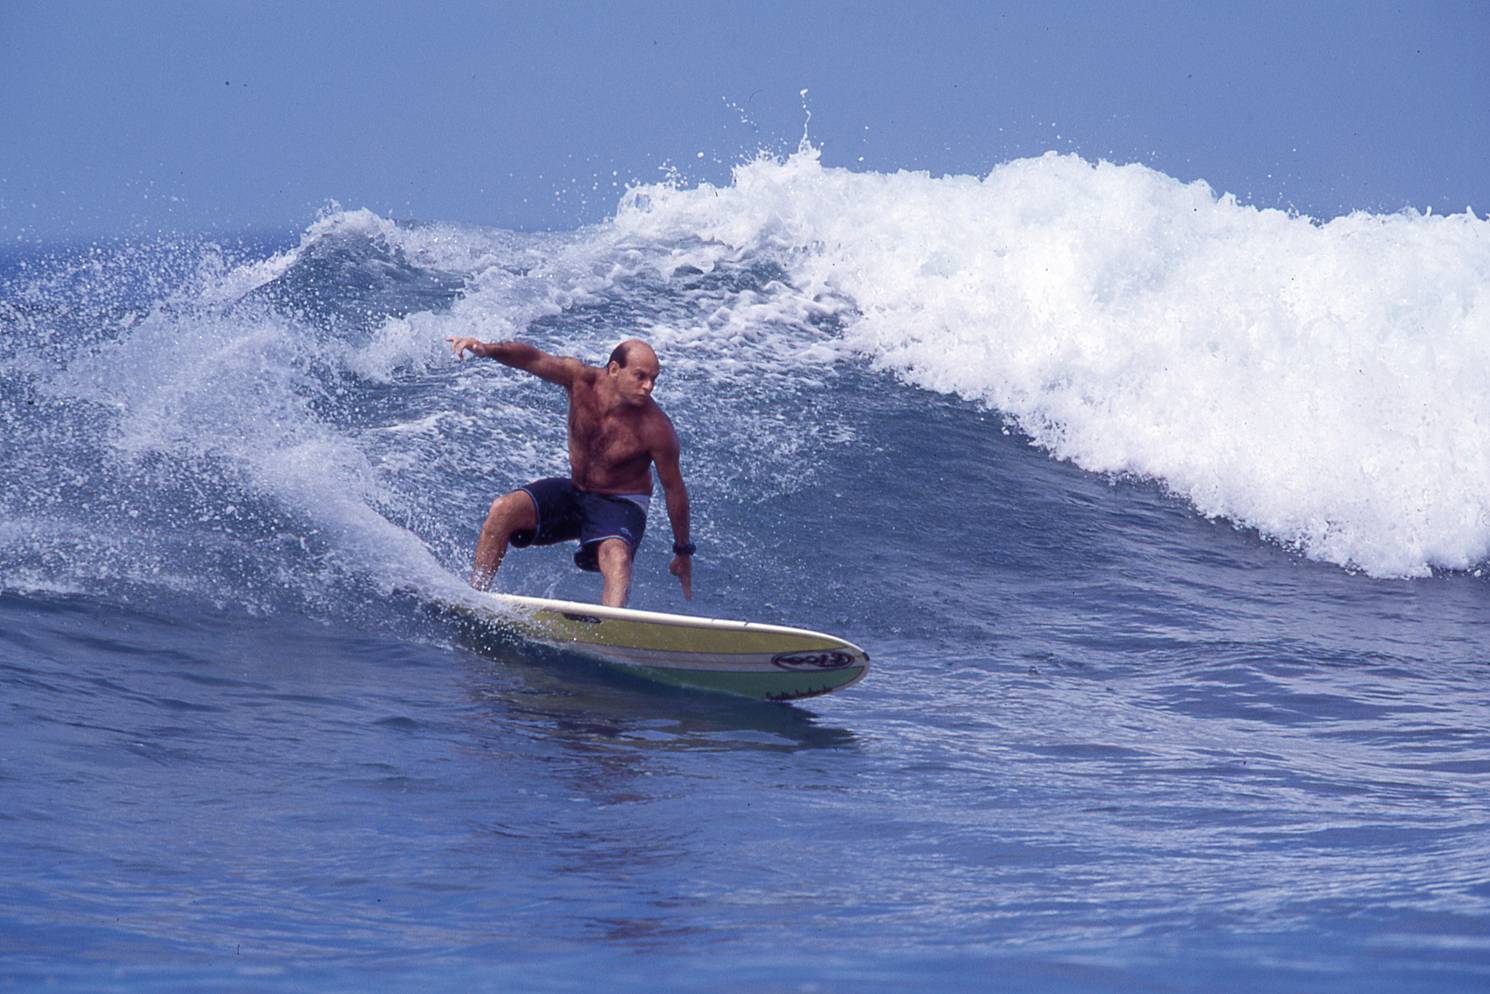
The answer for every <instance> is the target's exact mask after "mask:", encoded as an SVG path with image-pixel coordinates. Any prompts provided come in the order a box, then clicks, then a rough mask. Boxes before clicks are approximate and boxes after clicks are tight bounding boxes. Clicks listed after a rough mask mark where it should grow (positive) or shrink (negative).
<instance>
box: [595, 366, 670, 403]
mask: <svg viewBox="0 0 1490 994" xmlns="http://www.w3.org/2000/svg"><path fill="white" fill-rule="evenodd" d="M607 372H608V373H610V376H611V379H612V380H613V381H614V383H615V384H616V392H617V393H618V394H619V395H620V397H621V400H622V401H623V402H625V403H627V404H630V405H632V406H633V407H640V406H641V405H643V404H645V403H646V402H647V400H648V398H650V397H651V396H652V388H653V387H654V386H656V385H657V374H658V373H660V372H661V370H660V369H659V368H658V365H657V360H656V358H654V357H653V356H640V355H635V354H633V355H632V356H631V362H630V363H628V364H627V365H626V366H625V367H624V368H623V367H622V366H620V365H619V364H617V363H614V362H613V363H611V364H610V367H609V369H608V370H607Z"/></svg>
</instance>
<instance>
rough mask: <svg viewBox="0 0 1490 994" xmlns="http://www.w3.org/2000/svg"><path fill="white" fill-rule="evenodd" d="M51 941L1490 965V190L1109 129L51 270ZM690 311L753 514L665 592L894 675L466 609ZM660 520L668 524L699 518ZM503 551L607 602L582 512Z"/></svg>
mask: <svg viewBox="0 0 1490 994" xmlns="http://www.w3.org/2000/svg"><path fill="white" fill-rule="evenodd" d="M0 322H3V325H4V328H5V334H4V336H3V339H0V422H3V423H4V425H5V441H4V445H3V449H0V481H3V483H0V512H3V513H0V688H3V697H0V700H3V704H4V706H3V708H0V722H3V737H0V742H3V748H0V799H3V803H0V841H3V843H4V844H3V845H0V879H3V880H4V881H5V884H4V895H5V896H4V899H3V901H0V979H3V982H4V983H5V984H6V985H8V986H11V987H14V988H15V989H22V990H27V989H40V988H43V987H46V988H55V989H78V990H82V989H86V990H106V991H136V990H149V991H173V990H180V991H212V990H268V991H274V990H315V991H323V990H324V991H338V990H369V989H375V990H410V991H414V990H418V991H446V990H449V991H464V990H471V989H514V990H532V991H566V990H590V989H595V988H597V987H603V988H604V989H607V990H619V991H633V990H634V991H642V990H654V989H659V988H660V989H671V990H709V991H715V990H723V991H777V990H779V991H865V990H870V991H873V990H886V991H888V990H897V991H898V990H930V989H952V990H1019V991H1077V990H1079V991H1109V990H1110V991H1132V990H1153V991H1243V990H1246V991H1254V990H1265V991H1301V992H1330V991H1340V992H1346V991H1349V992H1362V991H1393V992H1397V991H1409V990H1410V991H1464V990H1474V989H1480V988H1482V987H1483V986H1485V985H1486V984H1487V983H1490V831H1487V829H1490V791H1487V788H1490V665H1487V663H1490V653H1487V651H1486V649H1485V646H1486V644H1487V642H1490V621H1487V607H1490V587H1487V580H1486V578H1485V576H1484V569H1485V567H1486V565H1487V558H1490V441H1487V435H1486V429H1487V428H1490V400H1487V398H1490V389H1486V387H1487V386H1490V384H1487V382H1486V379H1487V377H1490V372H1487V371H1490V361H1487V360H1490V222H1485V221H1483V220H1480V219H1478V218H1476V217H1475V216H1473V215H1472V214H1466V215H1463V216H1457V217H1447V218H1445V217H1436V216H1431V215H1416V214H1402V215H1390V216H1378V215H1367V214H1356V215H1349V216H1347V217H1342V218H1337V219H1333V220H1330V221H1316V220H1311V219H1309V218H1304V217H1297V216H1290V215H1286V214H1282V213H1279V212H1275V211H1257V210H1254V209H1252V208H1250V207H1248V206H1246V205H1243V204H1238V203H1236V202H1235V201H1234V200H1232V199H1231V198H1228V197H1224V196H1217V195H1215V193H1214V192H1212V191H1210V190H1209V189H1208V188H1206V187H1204V185H1203V184H1189V185H1186V184H1181V183H1179V182H1177V181H1174V180H1172V179H1170V178H1169V177H1166V176H1164V175H1162V174H1159V173H1155V172H1153V171H1151V170H1147V169H1144V168H1143V167H1138V166H1128V167H1116V166H1110V165H1107V164H1094V163H1088V162H1083V161H1082V160H1079V159H1076V158H1074V157H1069V156H1047V157H1044V158H1041V159H1033V160H1024V161H1020V162H1014V163H1008V164H1005V165H1003V166H1000V167H999V168H998V169H995V170H994V171H993V172H992V173H991V174H990V175H988V176H986V177H980V178H975V177H940V178H938V177H931V176H927V175H924V174H910V173H901V174H895V175H884V174H873V173H853V172H849V171H844V170H835V169H828V168H825V167H823V166H821V164H820V163H819V162H818V161H817V158H816V156H815V154H813V153H812V151H811V150H810V149H805V148H804V149H803V150H801V151H800V152H799V153H798V154H796V155H794V156H790V157H788V158H785V159H769V158H763V159H761V160H759V161H756V162H753V163H749V164H747V165H745V166H742V167H741V168H740V169H738V170H737V171H736V175H735V178H734V182H733V183H732V184H731V185H730V186H729V187H727V188H718V189H716V188H712V187H698V188H692V189H679V188H673V187H668V186H659V187H653V188H647V189H638V190H633V191H630V192H629V193H628V195H627V197H626V198H625V200H623V202H622V204H621V205H620V207H619V208H618V210H617V213H616V216H615V217H614V218H613V219H612V220H611V221H610V222H608V223H606V224H603V225H600V226H597V227H594V228H587V229H584V230H580V231H572V232H557V233H539V234H532V233H526V234H525V233H515V232H509V231H500V230H491V229H479V228H470V227H463V226H460V225H456V224H443V223H418V224H416V223H410V222H395V221H393V220H390V219H387V218H382V217H378V216H376V215H373V214H371V213H368V212H365V211H346V212H334V213H329V214H327V215H326V216H324V217H322V218H320V219H318V220H317V221H316V223H314V224H313V225H311V226H310V227H309V228H308V229H307V230H306V231H304V232H303V233H300V234H298V235H296V236H294V237H289V238H286V239H281V240H275V239H254V238H247V237H245V238H244V239H243V240H241V241H233V242H230V243H210V242H191V241H169V242H160V243H150V244H146V243H124V242H121V243H116V244H108V245H95V246H85V247H74V248H65V249H62V248H59V249H56V250H53V251H48V252H34V253H30V254H27V255H25V256H11V257H8V258H6V259H5V261H4V269H3V287H0ZM633 334H639V335H642V336H643V337H646V338H648V339H649V340H651V341H652V342H653V343H654V344H655V345H656V346H657V348H658V351H659V353H660V354H661V357H662V362H663V370H664V372H663V376H662V378H661V380H660V381H659V386H658V389H657V396H658V399H659V401H660V402H661V403H662V404H663V406H664V407H665V408H666V409H667V410H668V411H669V413H670V414H671V416H672V417H673V420H674V421H675V423H676V424H677V425H678V427H679V430H680V434H681V436H682V439H683V443H684V472H685V476H686V477H687V479H688V481H689V485H690V489H691V493H692V496H693V506H694V533H695V536H696V538H697V540H698V542H699V545H700V550H701V551H700V556H699V559H698V562H697V567H696V569H697V573H696V577H695V581H696V589H697V597H696V599H695V600H694V601H693V602H691V603H684V602H683V601H682V599H681V597H680V595H679V593H678V591H677V588H676V583H675V581H674V580H673V579H672V578H671V577H669V576H668V575H667V574H666V563H667V559H668V550H667V544H668V543H667V541H666V539H667V528H666V524H665V521H663V520H662V519H661V517H660V516H659V518H658V520H656V521H654V523H653V529H652V533H651V535H650V537H649V540H648V541H647V542H646V543H645V544H644V546H643V548H642V550H641V553H640V556H639V568H638V576H637V580H636V585H635V588H634V592H633V601H632V603H633V605H634V606H638V607H644V608H649V609H655V610H674V611H676V610H685V611H689V612H692V613H697V614H701V615H709V616H724V617H747V618H753V619H757V620H771V621H777V622H781V623H787V624H799V625H806V626H810V627H814V628H823V629H828V630H832V631H835V632H838V633H840V634H843V635H845V636H847V637H849V638H851V639H853V640H854V641H856V642H858V643H859V644H861V645H863V646H864V647H865V648H866V649H868V651H869V652H870V654H871V656H872V658H873V660H874V669H873V670H872V672H871V674H870V676H869V678H868V679H866V680H865V681H864V682H863V683H861V684H859V685H857V686H855V687H853V688H851V689H849V690H846V691H844V692H842V693H839V694H835V695H832V696H829V697H825V698H819V699H814V700H811V701H808V702H803V703H801V704H795V705H777V704H770V705H767V704H755V703H751V702H746V701H736V700H731V699H728V698H716V697H712V696H709V695H704V694H696V693H690V692H685V691H678V690H669V689H664V688H657V687H654V686H650V685H647V684H643V683H639V682H635V681H632V680H630V679H628V678H627V677H626V676H625V675H624V674H618V673H614V672H608V671H603V670H599V669H596V668H594V667H592V666H591V665H589V664H586V663H583V662H580V661H576V660H566V659H555V658H552V657H542V656H537V655H525V654H524V653H522V652H521V651H518V650H515V649H513V648H512V647H511V646H504V645H503V644H501V643H496V642H487V641H485V640H483V639H480V638H473V637H472V635H471V633H469V632H464V631H460V630H458V629H456V628H454V627H453V626H452V625H451V624H450V623H449V622H448V620H447V619H445V618H444V617H442V616H441V614H440V613H439V612H438V611H435V610H432V609H431V608H430V606H429V605H430V603H431V602H432V601H435V600H439V599H445V598H450V597H458V596H461V591H462V589H463V588H462V579H461V578H462V576H463V575H464V573H465V571H466V568H467V566H468V563H469V558H470V554H471V547H472V543H473V541H474V537H475V531H476V528H477V526H478V524H479V521H480V518H481V516H482V514H483V511H484V508H485V506H486V503H487V502H488V501H489V500H490V499H491V497H492V496H494V495H495V494H496V493H498V492H501V491H503V490H505V489H508V488H510V487H512V486H513V485H515V484H517V483H520V482H523V481H525V480H527V479H530V478H533V477H536V476H541V475H548V474H552V473H556V472H563V470H564V423H563V410H564V407H563V398H562V395H561V394H560V393H559V392H558V391H557V390H556V389H555V388H552V387H549V386H547V385H545V384H542V383H540V382H538V381H536V380H533V379H531V378H527V377H524V376H522V375H521V374H518V373H515V372H514V371H511V370H508V369H505V368H503V367H501V366H499V365H497V364H495V363H489V362H486V363H483V362H474V361H467V362H464V363H457V362H455V361H454V360H452V359H451V358H450V356H449V352H448V348H447V347H446V346H445V343H444V338H445V337H446V336H448V335H477V336H479V337H483V338H487V339H495V338H505V337H522V338H523V339H525V340H528V341H531V342H534V343H535V344H538V345H540V346H542V347H544V348H548V349H551V350H554V351H560V352H564V353H566V354H572V355H578V356H580V357H582V358H585V359H587V360H589V361H600V360H601V359H603V357H604V356H605V355H606V354H607V353H608V352H609V350H610V348H611V347H612V346H613V345H614V344H615V342H616V341H618V340H619V339H620V338H622V337H626V336H629V335H633ZM659 536H660V537H659ZM498 585H499V587H500V588H502V589H506V590H509V591H513V592H523V593H534V594H540V595H550V596H562V597H573V598H579V599H593V598H595V597H597V596H598V586H597V583H596V580H595V578H594V577H593V576H588V575H582V574H578V573H576V572H575V571H574V570H573V568H572V566H571V565H570V560H569V556H568V555H567V554H566V553H565V552H564V551H563V550H560V549H553V550H533V551H528V552H525V553H514V554H513V555H511V556H510V557H509V558H508V561H507V563H506V564H505V565H504V567H503V571H502V573H501V574H500V575H499V577H498Z"/></svg>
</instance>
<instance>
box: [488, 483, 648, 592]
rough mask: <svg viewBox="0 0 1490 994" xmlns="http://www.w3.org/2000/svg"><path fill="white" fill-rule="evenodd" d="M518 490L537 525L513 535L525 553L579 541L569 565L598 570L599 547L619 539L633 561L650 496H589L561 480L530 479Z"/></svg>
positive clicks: (639, 542)
mask: <svg viewBox="0 0 1490 994" xmlns="http://www.w3.org/2000/svg"><path fill="white" fill-rule="evenodd" d="M518 489H519V490H521V491H522V492H523V493H525V494H527V495H528V496H529V497H531V498H532V499H533V509H534V511H535V512H536V513H537V515H538V527H537V528H535V529H533V530H531V531H529V530H526V529H525V530H523V531H519V532H513V533H512V544H513V545H514V546H516V547H517V548H519V549H525V548H527V547H528V546H530V545H553V544H554V543H556V542H569V541H573V540H574V539H579V551H578V552H576V553H575V554H574V565H576V566H578V567H579V568H580V569H587V570H591V571H593V572H599V570H600V563H599V562H598V560H597V556H598V555H599V552H600V543H601V542H604V541H605V540H606V539H608V538H619V539H620V540H621V541H623V542H625V543H626V544H627V545H629V546H631V554H632V556H633V557H634V556H635V555H636V547H637V546H638V545H640V544H641V541H642V534H643V533H645V532H646V530H647V507H648V505H649V504H650V503H651V501H652V495H651V494H592V493H590V492H589V491H587V490H581V489H580V488H579V487H576V486H575V485H574V481H573V480H570V479H569V478H568V477H566V476H551V477H549V478H548V479H545V480H534V481H533V482H532V483H529V484H528V485H527V486H525V487H519V488H518Z"/></svg>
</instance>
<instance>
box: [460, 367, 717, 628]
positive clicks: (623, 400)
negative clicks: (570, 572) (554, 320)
mask: <svg viewBox="0 0 1490 994" xmlns="http://www.w3.org/2000/svg"><path fill="white" fill-rule="evenodd" d="M447 341H449V342H450V350H451V352H452V353H454V355H455V357H456V358H458V359H462V358H465V354H466V353H467V352H470V353H471V354H472V355H477V356H482V357H485V358H488V359H495V360H497V361H498V362H500V363H502V364H503V365H506V366H511V367H512V368H514V369H521V370H523V371H524V372H528V373H532V374H533V375H534V376H536V377H538V378H539V379H542V380H547V381H548V382H550V383H556V384H558V385H559V386H561V387H563V388H564V391H565V392H566V393H567V394H568V395H569V476H568V477H562V476H556V477H550V478H548V479H545V480H536V481H534V482H533V483H530V484H528V485H527V486H525V487H520V488H518V489H517V490H514V491H512V492H511V493H509V494H505V495H503V496H501V497H498V498H497V499H496V500H494V501H492V505H491V509H490V510H489V511H488V512H487V515H486V521H485V523H484V524H482V526H481V537H480V538H479V539H478V540H477V542H476V566H475V568H474V569H473V570H472V571H471V586H473V587H475V588H476V589H477V590H489V589H490V588H491V581H492V575H493V574H495V573H496V571H497V567H498V566H500V565H502V557H503V556H504V555H506V553H507V546H508V544H509V543H510V544H512V545H515V546H517V547H518V548H519V549H521V548H524V547H525V546H529V545H552V544H554V543H556V542H568V541H573V540H575V539H578V540H579V551H578V552H576V553H575V554H574V562H575V565H577V566H578V567H579V568H580V569H586V570H594V571H598V572H599V573H600V575H601V576H602V577H603V578H604V583H605V585H604V589H603V591H602V593H601V598H600V600H601V603H602V604H606V605H609V606H611V607H624V606H625V604H626V599H627V597H628V595H629V594H630V592H631V563H632V560H633V559H634V558H635V557H636V547H637V545H638V544H640V542H641V540H642V533H643V532H644V531H645V530H646V527H647V510H648V507H649V505H650V504H651V501H652V467H653V466H654V465H655V466H656V467H657V478H658V479H659V480H661V481H662V492H663V494H664V495H665V496H666V498H667V517H668V521H669V522H671V524H672V526H673V561H672V564H671V565H670V566H669V567H668V572H670V573H672V575H673V576H676V577H677V578H678V581H679V582H680V583H681V584H682V585H683V596H684V597H685V598H688V599H692V597H693V558H692V557H693V551H694V550H693V543H692V542H690V541H689V539H688V488H687V487H685V486H684V485H683V473H682V471H681V470H680V469H679V468H678V454H679V445H678V433H677V432H676V431H674V430H673V423H672V422H671V421H669V420H668V417H667V415H666V414H663V413H662V408H660V407H658V406H657V403H656V402H655V401H653V400H652V388H653V387H654V386H655V385H656V383H657V376H658V374H659V373H660V372H661V367H660V366H659V364H658V362H657V353H656V352H653V351H652V347H651V346H650V345H648V344H647V343H646V342H643V341H641V340H639V339H635V338H633V339H629V340H627V341H624V342H622V343H621V344H620V345H617V346H616V348H615V351H613V352H611V354H610V361H609V362H607V363H606V364H605V368H603V369H601V368H598V367H595V366H587V365H585V364H584V363H582V362H580V361H579V360H578V359H571V358H568V357H564V356H552V355H549V354H548V353H547V352H543V351H541V350H539V349H535V348H534V347H533V346H531V345H524V344H522V343H520V342H480V341H477V340H476V339H474V338H450V339H447Z"/></svg>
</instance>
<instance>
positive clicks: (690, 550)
mask: <svg viewBox="0 0 1490 994" xmlns="http://www.w3.org/2000/svg"><path fill="white" fill-rule="evenodd" d="M697 551H698V546H696V545H694V544H693V543H692V542H684V543H682V544H679V543H677V542H674V543H673V555H675V556H691V555H693V554H694V553H695V552H697Z"/></svg>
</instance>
